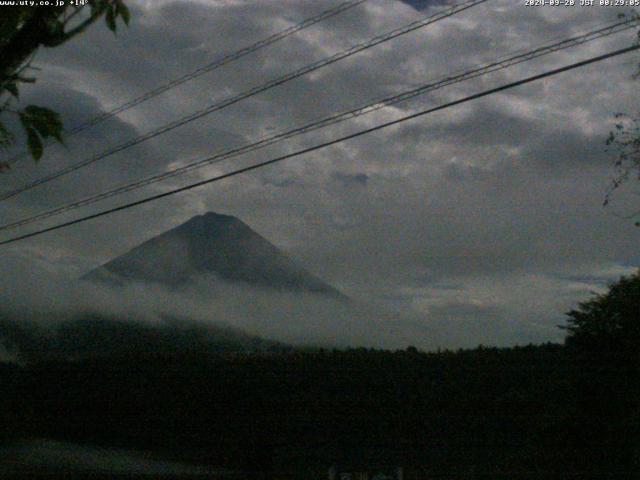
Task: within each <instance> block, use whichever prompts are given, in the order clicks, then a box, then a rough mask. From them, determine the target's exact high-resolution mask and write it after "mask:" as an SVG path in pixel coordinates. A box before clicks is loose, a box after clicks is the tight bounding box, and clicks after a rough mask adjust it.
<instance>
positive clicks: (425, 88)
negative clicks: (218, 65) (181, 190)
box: [0, 19, 638, 231]
mask: <svg viewBox="0 0 640 480" xmlns="http://www.w3.org/2000/svg"><path fill="white" fill-rule="evenodd" d="M637 25H638V22H637V21H636V20H635V19H633V20H625V21H620V22H615V23H613V24H610V25H606V26H604V27H600V28H597V29H595V30H592V31H589V32H586V33H582V34H580V35H576V36H573V37H570V38H566V39H563V40H560V41H557V42H555V43H551V44H549V43H548V42H547V43H544V44H543V45H542V46H540V47H538V48H534V49H532V50H529V51H525V52H523V53H519V52H518V53H516V54H514V55H512V56H510V57H509V56H502V57H500V58H498V59H497V60H494V61H493V62H490V63H486V64H484V65H480V66H477V67H476V68H472V69H470V70H467V71H463V72H462V73H458V74H450V75H448V76H445V77H443V78H441V79H439V80H437V81H433V82H429V83H426V84H423V85H421V86H419V87H417V88H413V89H411V90H408V91H405V92H402V93H399V94H396V95H392V96H388V97H384V98H381V99H377V100H375V101H373V102H369V103H367V104H366V105H364V106H360V107H358V108H354V109H351V110H348V111H345V112H341V113H338V114H334V115H331V116H329V117H325V118H322V119H320V120H316V121H314V122H311V123H308V124H306V125H303V126H301V127H297V128H293V129H290V130H287V131H283V132H280V133H277V134H275V135H272V136H270V137H267V138H263V139H261V140H258V141H256V142H253V143H249V144H247V145H243V146H240V147H236V148H233V149H230V150H227V151H224V152H221V153H217V154H214V155H211V156H208V157H206V158H204V159H200V160H198V161H196V162H192V163H189V164H187V165H183V166H181V167H177V168H174V169H171V170H168V171H166V172H163V173H160V174H155V175H151V176H149V177H146V178H143V179H140V180H137V181H135V182H131V183H128V184H125V185H122V186H119V187H116V188H114V189H111V190H109V191H106V192H102V193H99V194H96V195H91V196H89V197H85V198H83V199H81V200H77V201H74V202H70V203H68V204H66V205H62V206H60V207H56V208H54V209H51V210H48V211H45V212H42V213H38V214H35V215H32V216H28V217H26V218H22V219H19V220H17V221H15V222H12V223H8V224H5V225H0V231H3V230H8V229H13V228H17V227H21V226H24V225H28V224H31V223H34V222H36V221H40V220H44V219H47V218H50V217H53V216H56V215H60V214H62V213H66V212H68V211H72V210H75V209H77V208H80V207H83V206H87V205H91V204H93V203H96V202H98V201H101V200H105V199H107V198H111V197H114V196H117V195H121V194H123V193H127V192H130V191H133V190H136V189H139V188H142V187H144V186H148V185H151V184H154V183H157V182H160V181H163V180H166V179H168V178H172V177H175V176H178V175H183V174H185V173H188V172H190V171H193V170H196V169H199V168H202V167H205V166H207V165H212V164H216V163H219V162H222V161H224V160H227V159H229V158H233V157H236V156H239V155H243V154H246V153H249V152H253V151H255V150H258V149H261V148H265V147H267V146H269V145H273V144H276V143H279V142H281V141H283V140H287V139H290V138H293V137H295V136H298V135H302V134H304V133H308V132H311V131H314V130H318V129H320V128H324V127H327V126H330V125H335V124H337V123H340V122H344V121H346V120H350V119H353V118H356V117H359V116H362V115H365V114H368V113H371V112H374V111H376V110H379V109H382V108H384V107H387V106H389V105H394V104H397V103H400V102H403V101H406V100H409V99H411V98H414V97H417V96H419V95H424V94H425V93H428V92H432V91H435V90H437V89H440V88H444V87H446V86H450V85H453V84H456V83H460V82H462V81H465V80H469V79H472V78H477V77H480V76H483V75H487V74H489V73H493V72H496V71H499V70H504V69H507V68H510V67H512V66H514V65H517V64H520V63H524V62H528V61H531V60H533V59H536V58H539V57H542V56H544V55H548V54H551V53H555V52H558V51H561V50H565V49H567V48H570V47H575V46H578V45H583V44H585V43H588V42H591V41H594V40H597V39H600V38H603V37H606V36H609V35H613V34H616V33H620V32H623V31H626V30H629V29H631V28H634V27H636V26H637Z"/></svg>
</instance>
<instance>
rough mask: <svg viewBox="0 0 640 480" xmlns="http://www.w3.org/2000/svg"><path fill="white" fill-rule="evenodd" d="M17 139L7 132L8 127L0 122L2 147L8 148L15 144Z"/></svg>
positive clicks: (0, 142)
mask: <svg viewBox="0 0 640 480" xmlns="http://www.w3.org/2000/svg"><path fill="white" fill-rule="evenodd" d="M14 141H15V137H14V135H13V133H11V132H10V131H9V130H7V127H5V126H4V124H3V123H2V122H0V147H2V148H7V147H9V146H11V145H12V144H13V142H14Z"/></svg>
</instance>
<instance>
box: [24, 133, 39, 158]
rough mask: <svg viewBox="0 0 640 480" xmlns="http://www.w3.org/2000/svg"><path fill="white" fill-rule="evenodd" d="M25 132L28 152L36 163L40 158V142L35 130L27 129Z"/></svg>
mask: <svg viewBox="0 0 640 480" xmlns="http://www.w3.org/2000/svg"><path fill="white" fill-rule="evenodd" d="M26 131H27V144H28V145H29V151H30V152H31V156H32V157H33V158H34V160H36V161H38V160H40V158H41V157H42V151H43V147H42V141H41V140H40V136H39V135H38V133H37V132H36V131H35V129H33V128H31V127H28V128H26Z"/></svg>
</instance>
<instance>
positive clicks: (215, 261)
mask: <svg viewBox="0 0 640 480" xmlns="http://www.w3.org/2000/svg"><path fill="white" fill-rule="evenodd" d="M201 275H214V276H216V277H218V278H220V279H222V280H225V281H228V282H240V283H243V284H249V285H253V286H258V287H264V288H271V289H277V290H286V291H303V292H314V293H324V294H330V295H335V296H342V294H340V293H339V292H338V291H337V290H336V289H334V288H333V287H331V286H330V285H328V284H326V283H325V282H323V281H322V280H320V279H319V278H317V277H315V276H314V275H312V274H311V273H309V272H308V271H306V270H305V269H304V268H302V267H301V266H300V265H298V264H297V263H296V262H295V261H293V260H292V259H290V258H289V257H288V256H287V255H285V254H284V253H283V252H281V251H280V250H279V249H278V248H277V247H275V246H274V245H273V244H271V243H270V242H269V241H268V240H266V239H265V238H264V237H262V236H261V235H260V234H258V233H257V232H255V231H254V230H253V229H251V227H249V226H248V225H247V224H245V223H244V222H243V221H242V220H240V219H238V218H237V217H234V216H231V215H224V214H220V213H215V212H207V213H205V214H203V215H196V216H194V217H192V218H191V219H189V220H188V221H186V222H185V223H183V224H182V225H179V226H177V227H175V228H173V229H171V230H168V231H166V232H164V233H162V234H160V235H158V236H156V237H154V238H151V239H149V240H147V241H146V242H144V243H142V244H141V245H139V246H137V247H135V248H133V249H132V250H130V251H129V252H127V253H125V254H124V255H122V256H120V257H118V258H116V259H114V260H111V261H110V262H108V263H106V264H105V265H103V266H101V267H100V268H98V269H96V270H94V271H92V272H90V273H89V274H88V275H86V276H85V277H84V278H86V279H91V280H101V281H108V282H109V283H116V284H120V285H122V284H125V283H127V282H129V281H137V282H153V283H161V284H165V285H168V286H172V287H175V286H180V285H183V284H188V283H190V282H192V281H193V280H195V279H196V278H197V277H198V276H201Z"/></svg>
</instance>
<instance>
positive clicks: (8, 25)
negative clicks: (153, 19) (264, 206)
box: [0, 0, 130, 170]
mask: <svg viewBox="0 0 640 480" xmlns="http://www.w3.org/2000/svg"><path fill="white" fill-rule="evenodd" d="M83 3H84V2H83ZM2 10H3V12H2V17H1V18H0V100H2V99H4V102H3V103H2V104H1V105H0V116H2V115H4V114H15V115H18V116H19V118H20V123H21V125H22V128H23V130H24V133H25V135H26V138H27V145H28V148H29V152H30V154H31V156H32V157H33V158H34V159H36V160H38V159H39V158H40V157H41V156H42V153H43V148H44V144H43V139H46V138H48V137H51V138H54V139H55V140H57V141H58V142H62V133H63V126H62V122H61V120H60V117H59V115H58V114H57V113H56V112H54V111H52V110H50V109H47V108H44V107H40V106H35V105H30V106H28V107H26V108H24V109H14V108H12V107H13V103H15V102H16V101H17V100H18V99H19V97H20V86H21V84H24V83H33V82H35V78H33V77H29V76H25V75H24V73H25V72H26V71H27V70H29V69H33V68H32V67H31V61H32V60H33V57H34V55H35V53H36V52H37V51H38V49H39V48H40V47H41V46H44V47H48V48H53V47H57V46H59V45H62V44H63V43H65V42H67V41H68V40H70V39H71V38H73V37H75V36H77V35H79V34H80V33H82V32H84V31H85V30H86V29H87V28H88V27H89V26H90V25H91V24H93V23H94V22H95V21H96V20H98V19H99V18H100V17H102V16H103V15H104V17H105V21H106V25H107V27H108V28H109V29H110V30H111V31H113V32H114V33H115V32H116V30H117V21H116V20H117V19H118V18H120V19H122V21H123V22H124V23H125V24H127V25H128V24H129V20H130V13H129V9H128V8H127V6H126V5H125V3H124V2H123V0H88V2H86V3H85V4H84V5H74V4H71V2H65V4H63V5H60V6H37V7H36V6H30V5H24V6H22V5H21V6H13V7H5V8H3V9H2ZM14 142H15V135H14V134H13V133H11V132H9V131H8V129H7V127H6V126H5V124H4V123H2V122H0V149H4V150H6V149H7V148H8V147H9V146H11V145H12V144H13V143H14ZM8 167H9V163H8V162H6V161H4V162H0V170H1V169H3V168H8Z"/></svg>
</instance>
